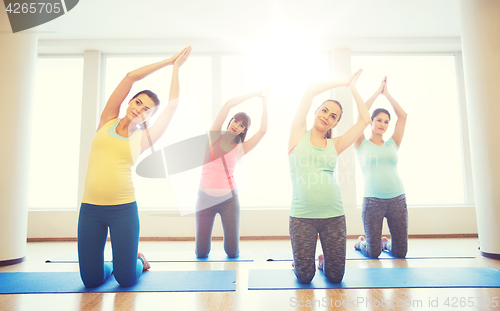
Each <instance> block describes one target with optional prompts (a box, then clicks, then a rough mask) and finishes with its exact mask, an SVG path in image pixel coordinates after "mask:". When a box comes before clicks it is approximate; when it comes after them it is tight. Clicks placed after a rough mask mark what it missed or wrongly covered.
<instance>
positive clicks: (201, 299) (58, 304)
mask: <svg viewBox="0 0 500 311" xmlns="http://www.w3.org/2000/svg"><path fill="white" fill-rule="evenodd" d="M354 242H355V241H354V240H348V246H349V247H352V245H353V244H354ZM477 245H478V241H477V239H476V238H469V239H410V241H409V246H410V247H415V248H424V247H430V248H443V249H448V250H452V251H457V252H460V253H465V254H471V255H475V256H476V258H471V259H398V260H348V261H347V263H346V267H347V268H375V267H383V268H390V267H484V266H490V267H494V268H497V269H500V262H499V261H497V260H491V259H486V258H483V257H481V255H480V253H479V252H478V251H477ZM289 248H290V241H286V240H278V241H274V240H273V241H241V249H242V250H250V251H253V252H254V257H255V258H254V259H255V261H254V262H225V263H208V262H195V263H153V264H152V268H151V270H157V271H162V270H179V271H182V270H195V269H198V270H236V278H237V282H236V291H234V292H165V293H85V294H23V295H0V310H9V311H11V310H29V311H34V310H36V311H39V310H48V311H49V310H50V311H55V310H147V311H151V310H199V311H202V310H277V311H281V310H330V309H331V310H500V306H498V307H496V308H495V307H489V308H488V307H485V306H484V305H482V306H478V301H479V298H476V297H480V298H481V299H485V298H486V299H489V300H490V301H491V300H492V298H493V297H498V298H496V301H499V300H500V288H411V289H408V288H401V289H330V290H310V289H302V290H248V288H247V285H248V271H249V269H288V268H290V264H291V262H266V261H265V258H264V254H263V252H262V251H263V250H266V249H289ZM193 249H194V242H141V243H140V251H142V252H144V253H145V254H146V257H147V253H148V251H169V250H171V251H192V250H193ZM212 250H222V242H221V241H214V242H213V244H212ZM72 252H76V242H51V243H48V242H32V243H28V246H27V260H26V261H25V262H23V263H21V264H18V265H13V266H8V267H0V272H21V271H38V272H45V271H78V265H77V264H68V263H64V264H62V263H61V264H46V263H44V262H45V260H46V259H49V258H56V257H59V256H63V255H66V254H69V253H72ZM453 297H457V298H458V301H459V303H458V304H457V306H456V307H451V305H450V307H446V306H445V305H444V302H445V301H446V299H447V298H450V302H451V301H452V300H451V299H453ZM469 297H474V298H473V301H474V302H475V306H474V307H468V306H467V307H460V299H464V300H468V298H469ZM358 299H359V300H360V301H361V299H363V300H364V301H368V300H370V301H371V303H368V305H366V303H363V304H361V303H360V304H351V305H350V306H347V307H346V308H337V307H335V302H337V305H338V304H339V303H340V302H341V301H346V302H347V301H350V300H351V301H355V300H356V301H357V300H358ZM436 299H438V302H439V307H436V308H431V307H429V300H432V301H434V300H436ZM388 300H391V302H397V301H401V303H400V305H402V304H403V303H404V304H406V305H407V306H403V307H398V306H397V305H396V304H395V303H394V305H393V306H392V308H389V307H387V306H386V305H385V303H384V306H382V305H381V304H382V302H387V301H388ZM483 301H484V300H483ZM499 303H500V302H499ZM308 304H310V305H311V304H315V306H307V305H308ZM327 304H328V305H329V304H333V307H332V306H327ZM378 305H380V306H379V307H377V306H378ZM408 305H412V306H410V307H408Z"/></svg>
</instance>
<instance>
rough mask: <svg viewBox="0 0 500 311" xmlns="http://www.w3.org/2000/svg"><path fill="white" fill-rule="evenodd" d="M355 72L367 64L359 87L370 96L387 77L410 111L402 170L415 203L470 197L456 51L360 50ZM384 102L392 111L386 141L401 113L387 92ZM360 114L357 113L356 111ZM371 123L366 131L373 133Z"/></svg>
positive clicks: (381, 102) (359, 179)
mask: <svg viewBox="0 0 500 311" xmlns="http://www.w3.org/2000/svg"><path fill="white" fill-rule="evenodd" d="M352 68H353V71H354V70H357V69H358V68H363V69H364V71H363V73H362V76H361V77H360V79H359V82H358V90H359V92H360V94H361V96H362V98H363V99H364V100H367V99H368V98H369V97H370V96H371V95H372V94H373V93H374V92H375V91H376V90H377V88H378V87H379V86H380V82H381V81H382V79H383V77H384V76H387V77H388V78H387V81H388V84H387V86H388V90H389V92H390V93H391V94H392V96H393V97H394V98H395V99H396V100H397V101H398V103H399V104H400V105H401V106H402V107H403V109H404V110H405V111H406V112H407V114H408V120H407V124H406V130H405V134H404V138H403V142H402V143H401V148H400V150H399V152H398V155H399V162H398V172H399V175H400V177H401V179H402V182H403V184H404V187H405V191H406V196H407V202H408V204H411V205H436V204H438V205H452V204H460V203H464V202H465V195H464V177H463V165H462V161H463V156H462V148H461V143H462V141H461V135H460V119H459V104H458V91H457V82H456V81H457V80H456V72H455V58H454V56H452V55H354V56H353V57H352ZM378 107H382V108H386V109H387V110H389V112H390V113H391V122H390V126H389V129H388V130H387V134H386V135H385V136H384V140H387V139H389V138H390V135H392V133H393V131H394V125H395V123H396V122H395V121H396V115H395V114H394V110H393V109H392V107H391V105H390V103H389V101H388V100H387V99H386V98H385V97H384V96H383V95H382V96H379V97H378V99H377V100H376V101H375V103H374V105H373V106H372V108H371V109H370V113H371V112H372V111H373V110H374V109H375V108H378ZM355 115H357V113H356V114H355ZM370 133H371V128H370V127H368V128H367V130H366V131H365V137H367V138H369V137H370ZM355 165H356V180H357V183H356V186H357V191H356V192H357V202H358V205H360V204H361V202H362V197H363V176H362V174H361V169H360V167H359V163H358V161H356V164H355Z"/></svg>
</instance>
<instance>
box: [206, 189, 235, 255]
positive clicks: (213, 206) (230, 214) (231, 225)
mask: <svg viewBox="0 0 500 311" xmlns="http://www.w3.org/2000/svg"><path fill="white" fill-rule="evenodd" d="M219 202H220V203H219ZM196 210H197V212H196V256H197V257H198V258H205V257H207V256H208V253H210V246H211V242H212V229H213V226H214V220H215V216H216V215H217V214H220V218H221V221H222V229H223V230H224V250H225V251H226V254H227V256H228V257H229V258H236V257H238V255H239V252H240V251H239V241H240V202H239V200H238V195H237V194H236V195H235V196H233V195H232V193H229V194H227V195H226V196H224V197H212V196H210V195H208V194H206V193H205V192H203V191H201V190H200V191H199V192H198V201H197V202H196Z"/></svg>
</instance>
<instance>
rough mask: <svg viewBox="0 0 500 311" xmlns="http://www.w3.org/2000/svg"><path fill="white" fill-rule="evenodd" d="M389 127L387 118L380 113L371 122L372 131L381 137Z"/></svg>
mask: <svg viewBox="0 0 500 311" xmlns="http://www.w3.org/2000/svg"><path fill="white" fill-rule="evenodd" d="M388 127H389V116H388V115H387V113H384V112H381V113H379V114H378V115H377V116H376V117H375V118H373V120H372V131H373V132H374V133H375V134H379V135H383V134H384V133H385V132H386V131H387V128H388Z"/></svg>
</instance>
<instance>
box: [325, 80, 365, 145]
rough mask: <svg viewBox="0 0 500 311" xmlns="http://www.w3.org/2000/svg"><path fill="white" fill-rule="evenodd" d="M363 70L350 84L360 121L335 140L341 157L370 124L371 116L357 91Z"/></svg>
mask: <svg viewBox="0 0 500 311" xmlns="http://www.w3.org/2000/svg"><path fill="white" fill-rule="evenodd" d="M360 74H361V70H359V71H358V72H357V73H356V76H355V77H354V79H352V80H351V82H350V83H349V89H350V90H351V93H352V95H353V97H354V100H355V101H356V106H357V107H358V113H359V115H358V121H357V122H356V123H355V124H354V125H353V126H352V127H351V128H350V129H349V130H348V131H347V132H346V133H345V134H344V135H342V136H339V137H336V138H334V139H333V143H334V145H335V149H336V150H337V155H340V154H341V153H342V152H344V150H346V149H347V148H348V147H349V146H350V145H352V143H354V142H355V141H356V139H358V137H359V136H360V135H361V134H362V133H363V131H364V130H365V128H366V127H367V126H368V124H370V114H369V113H368V109H367V108H366V105H365V103H364V102H363V99H362V98H361V96H360V95H359V93H358V90H357V89H356V82H357V81H358V78H359V75H360Z"/></svg>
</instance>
